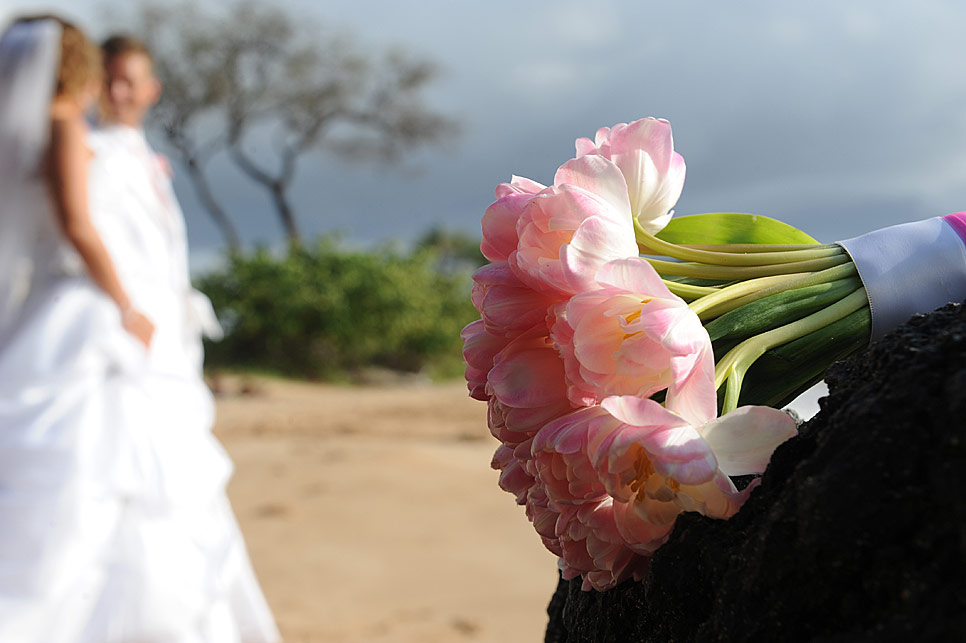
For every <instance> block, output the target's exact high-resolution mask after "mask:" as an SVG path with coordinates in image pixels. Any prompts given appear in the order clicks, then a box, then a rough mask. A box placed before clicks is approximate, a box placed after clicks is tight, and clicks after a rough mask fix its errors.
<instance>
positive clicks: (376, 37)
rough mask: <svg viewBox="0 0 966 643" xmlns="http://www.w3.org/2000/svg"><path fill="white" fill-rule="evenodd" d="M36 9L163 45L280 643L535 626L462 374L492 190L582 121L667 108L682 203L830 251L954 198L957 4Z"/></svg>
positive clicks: (959, 104)
mask: <svg viewBox="0 0 966 643" xmlns="http://www.w3.org/2000/svg"><path fill="white" fill-rule="evenodd" d="M44 10H48V11H54V12H56V13H58V14H60V15H62V16H64V17H66V18H68V19H71V20H73V21H75V22H76V23H77V24H78V25H79V26H81V27H82V28H83V29H85V31H87V32H88V33H89V34H90V35H91V36H93V37H94V38H95V39H98V40H99V39H101V38H102V37H104V36H105V35H107V34H108V33H111V32H113V31H117V30H121V31H126V32H130V33H132V34H133V35H136V36H138V37H141V38H142V39H144V40H146V41H147V42H148V43H149V45H150V46H151V47H152V49H153V50H154V53H155V56H156V58H157V60H158V71H159V74H160V75H161V77H162V81H163V82H164V84H165V96H164V99H163V101H162V103H161V105H159V107H158V109H156V110H155V113H154V118H153V121H152V123H151V128H150V130H149V131H148V137H149V140H150V141H151V142H152V143H153V145H154V146H155V147H156V148H157V149H158V150H159V151H161V152H163V153H164V154H166V155H167V156H168V157H169V159H170V161H171V164H172V167H173V169H174V172H175V177H176V178H175V189H176V191H177V194H178V197H179V199H180V201H181V205H182V208H183V210H184V212H185V215H186V218H187V223H188V231H189V239H190V244H191V257H190V259H191V264H192V272H193V274H194V276H195V278H196V280H197V282H198V284H199V285H200V287H201V288H202V290H204V291H206V292H207V293H208V294H209V295H210V296H211V297H212V300H213V301H214V303H215V305H216V308H217V309H218V312H219V314H220V316H221V318H222V321H223V322H224V324H225V326H226V330H227V331H228V336H227V338H226V340H225V341H223V342H221V343H219V344H216V345H211V346H209V348H208V358H209V361H208V363H209V366H210V367H216V368H217V369H220V370H218V371H217V373H218V374H217V376H216V377H215V378H214V380H213V386H215V388H216V389H217V390H218V391H219V392H220V393H221V397H220V398H219V415H220V419H219V426H218V431H219V435H220V437H221V438H222V439H223V441H224V442H225V443H226V446H227V447H228V448H229V451H231V453H232V455H233V457H234V458H235V460H236V463H237V464H238V473H237V475H236V481H235V483H234V487H233V491H232V493H233V501H234V502H235V504H236V507H238V510H239V517H240V519H241V521H242V523H243V526H244V528H245V531H246V535H247V537H248V539H249V546H250V547H251V549H252V551H253V557H254V559H255V564H256V567H258V569H259V573H260V575H261V576H262V578H263V582H264V584H265V585H266V592H267V593H268V594H269V600H270V602H272V604H273V607H274V608H275V610H276V613H277V616H278V617H279V620H280V623H281V625H282V627H283V631H284V632H285V633H286V636H287V640H292V641H302V640H305V641H315V640H320V641H321V640H387V641H388V640H421V641H431V640H441V641H444V640H445V641H449V640H461V639H462V638H466V639H467V640H494V641H496V640H534V639H539V638H540V632H541V628H542V624H543V623H544V622H545V616H544V614H543V611H542V610H543V609H544V606H545V605H546V602H547V601H548V600H549V597H550V594H551V592H552V589H553V586H554V584H555V581H556V577H555V572H554V569H553V560H552V557H551V556H550V555H549V554H546V553H545V552H542V551H541V549H540V545H539V542H538V540H537V538H536V536H535V534H533V533H532V531H531V530H529V527H528V525H527V524H526V521H525V519H524V517H523V515H522V510H519V508H517V507H514V506H513V502H512V500H511V499H510V498H509V497H506V496H505V494H501V492H499V490H498V489H497V487H496V484H495V481H496V476H495V473H493V472H491V471H489V470H488V468H487V464H488V457H489V456H488V453H491V452H492V449H493V448H494V447H495V442H491V441H488V437H489V436H487V435H486V429H485V424H484V422H485V420H484V412H485V410H484V409H483V408H482V405H481V404H479V403H474V402H472V401H470V400H467V399H466V398H465V389H464V388H463V386H462V384H461V383H460V382H459V381H458V380H456V381H454V380H453V379H452V378H454V377H458V376H459V374H460V372H461V366H460V358H459V344H460V342H459V338H458V331H459V329H460V328H461V327H462V326H463V325H464V324H465V323H467V322H468V321H471V320H472V319H474V318H475V317H476V315H475V312H474V311H473V309H472V307H471V306H470V304H469V302H468V298H467V294H468V288H469V286H468V283H469V282H468V275H469V274H470V272H471V271H472V270H473V268H474V267H475V266H476V265H478V264H479V262H480V261H482V258H481V257H480V256H479V253H478V248H477V246H478V243H479V219H480V216H481V214H482V213H483V211H484V209H485V208H486V207H487V205H488V204H489V203H490V202H491V201H492V196H493V188H494V187H495V186H496V185H497V184H498V183H500V182H502V181H507V180H509V178H510V176H511V175H513V174H517V175H522V176H526V177H529V178H532V179H535V180H537V181H540V182H542V183H549V182H551V181H552V178H553V172H554V170H555V169H556V168H557V167H558V166H559V165H560V164H561V163H563V162H564V161H566V160H567V159H569V158H571V157H572V156H573V154H574V149H573V141H574V139H575V138H577V137H579V136H589V137H593V134H594V132H595V130H596V129H597V128H598V127H601V126H609V125H613V124H614V123H617V122H627V121H631V120H635V119H637V118H641V117H644V116H657V117H663V118H666V119H668V120H670V122H671V123H672V126H673V128H674V135H675V148H676V149H677V150H678V151H679V152H680V153H681V154H682V155H683V156H684V158H685V160H686V162H687V167H688V172H687V180H686V183H685V187H684V192H683V195H682V197H681V200H680V201H679V203H678V205H677V207H676V212H677V213H678V214H679V215H684V214H694V213H700V212H715V211H735V212H752V213H756V214H764V215H768V216H772V217H775V218H778V219H781V220H783V221H785V222H787V223H790V224H792V225H795V226H797V227H799V228H801V229H803V230H805V231H806V232H808V233H809V234H811V235H812V236H813V237H815V238H816V239H818V240H820V241H822V242H831V241H835V240H838V239H845V238H849V237H852V236H855V235H858V234H861V233H863V232H867V231H869V230H872V229H875V228H880V227H884V226H888V225H892V224H896V223H902V222H906V221H912V220H917V219H923V218H927V217H932V216H937V215H943V214H947V213H950V212H955V211H958V210H962V209H963V208H964V207H966V181H964V173H966V110H964V109H963V105H966V79H964V76H963V71H962V66H961V64H959V63H957V62H956V61H961V60H964V59H966V40H964V39H963V38H962V31H963V28H964V26H966V5H963V4H961V3H957V2H954V1H953V0H937V1H935V2H929V3H912V2H901V1H893V0H858V1H854V2H849V3H843V2H834V1H831V0H821V1H816V2H810V3H786V2H769V1H766V0H749V1H747V2H740V3H711V2H693V1H686V2H678V3H658V2H646V1H639V0H601V1H599V2H595V3H587V2H579V1H576V0H556V1H554V2H542V1H538V2H527V3H522V2H510V1H508V0H491V1H490V2H487V3H460V2H450V1H444V0H421V1H420V2H409V3H406V2H389V1H388V0H353V1H352V2H342V1H325V0H283V1H276V2H272V3H267V2H261V3H260V2H225V3H222V2H219V3H195V4H191V3H180V2H153V3H142V4H139V3H128V2H115V3H113V4H112V3H105V2H102V1H101V0H48V1H45V2H25V1H18V0H3V2H2V4H0V24H4V23H5V22H6V21H7V20H8V19H9V18H10V17H11V16H13V15H16V14H18V13H26V12H30V13H34V12H38V11H44ZM239 373H241V374H242V375H239ZM251 373H262V374H266V373H267V374H271V375H272V376H273V378H268V379H266V378H264V377H262V378H258V377H255V376H253V375H251ZM279 375H283V376H290V377H295V378H298V379H300V380H306V379H308V380H325V381H328V382H343V383H344V382H355V383H363V384H366V385H367V386H368V387H369V388H367V389H362V391H363V392H359V389H351V390H350V389H345V388H341V389H340V388H337V387H336V388H332V385H331V384H329V385H325V386H321V387H320V385H312V386H315V388H312V387H309V385H308V384H303V383H291V382H290V383H288V384H286V383H285V382H284V381H282V380H279V379H277V378H276V376H279ZM306 387H309V388H306ZM380 392H381V393H380ZM242 393H244V394H242ZM380 395H381V397H380ZM367 412H368V413H375V414H376V416H372V415H365V413H367ZM400 418H406V420H407V423H406V424H405V425H402V424H400V422H399V420H400ZM381 422H382V423H381ZM390 437H391V438H392V439H393V440H394V441H387V440H389V438H390ZM286 440H287V442H286ZM393 467H395V468H393ZM399 467H402V468H401V469H400V468H399ZM362 472H365V473H362ZM353 476H356V477H353ZM420 476H422V478H420ZM427 476H429V478H428V479H426V477H427ZM417 478H418V479H420V480H423V482H420V483H419V484H422V485H424V486H422V487H419V486H418V485H417V487H412V486H410V485H408V483H406V482H405V481H406V480H416V479H417ZM349 480H352V481H353V483H352V484H349V483H348V481H349ZM433 481H435V482H433ZM413 484H416V483H413ZM447 485H448V486H447ZM334 490H338V491H334ZM447 490H448V491H447ZM455 490H460V491H459V495H460V497H461V500H462V504H461V505H459V506H458V507H454V506H452V505H446V508H445V509H441V508H440V507H442V506H443V505H441V504H434V503H446V502H447V501H448V500H449V499H451V498H452V497H453V496H454V495H456V491H455ZM477 490H478V491H477ZM370 492H371V495H370ZM345 494H349V495H345ZM353 494H355V495H353ZM393 494H395V495H393ZM360 497H361V498H366V500H365V501H362V500H360V509H359V511H357V512H355V513H351V512H350V514H347V515H344V512H345V511H347V509H346V507H347V506H354V505H353V502H351V501H350V502H346V501H347V499H353V498H360ZM327 503H328V504H327ZM464 514H465V515H464ZM441 516H443V517H442V518H441ZM446 516H460V518H458V519H451V518H448V517H446ZM433 521H440V522H438V523H436V522H433ZM474 521H476V522H474ZM339 526H341V528H342V531H337V527H339ZM453 529H462V531H461V532H459V535H458V536H457V537H456V538H455V541H454V538H452V537H445V538H444V537H443V536H440V535H439V534H441V533H443V532H444V531H445V530H453ZM370 530H374V531H372V532H371V533H372V538H368V539H367V538H365V537H360V535H359V534H360V532H365V533H370ZM450 533H452V532H450ZM294 534H300V535H298V536H295V535H294ZM433 534H437V535H436V536H433ZM279 542H286V543H289V545H290V546H289V547H279V546H278V543H279ZM390 542H392V543H396V544H399V543H403V544H404V545H405V544H406V543H408V545H407V546H409V549H406V548H405V547H403V548H402V549H392V548H391V547H390V546H389V543H390ZM427 543H429V546H431V547H436V550H435V552H434V554H435V556H429V555H428V554H427V553H426V552H425V551H424V550H425V548H426V547H427ZM434 543H435V544H434ZM300 546H304V549H299V547H300ZM400 547H402V545H400ZM446 547H452V549H451V550H449V549H446ZM387 551H388V552H389V553H386V552H387ZM313 552H314V553H313ZM319 552H322V553H319ZM326 552H327V553H326ZM447 556H449V557H451V558H447ZM470 559H472V562H471V563H468V562H467V561H469V560H470ZM431 560H432V561H435V562H434V563H430V562H427V561H431ZM447 561H448V562H447ZM427 565H429V567H427ZM461 565H462V566H461ZM340 586H341V587H342V588H343V590H342V591H341V592H339V593H336V592H335V591H334V588H335V587H340ZM455 586H458V588H457V589H454V587H455ZM413 588H415V589H413ZM380 601H381V602H380ZM363 606H365V607H363ZM367 628H368V629H367ZM407 637H409V638H407Z"/></svg>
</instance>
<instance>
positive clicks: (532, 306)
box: [472, 261, 559, 337]
mask: <svg viewBox="0 0 966 643" xmlns="http://www.w3.org/2000/svg"><path fill="white" fill-rule="evenodd" d="M473 282H474V284H473V293H472V299H473V304H474V305H475V306H476V309H477V310H479V311H480V314H481V315H482V316H483V322H484V324H485V327H486V330H487V332H489V333H490V334H492V335H498V336H503V337H515V336H517V335H520V334H521V333H523V332H525V331H528V330H530V329H532V328H534V327H535V326H538V325H540V326H542V327H543V328H544V329H546V332H545V333H544V334H547V333H549V328H547V313H548V310H549V308H550V307H551V306H553V305H554V304H556V303H557V302H558V301H559V298H558V297H552V296H550V295H548V294H545V293H540V292H537V291H535V290H533V289H532V288H528V287H527V286H525V285H524V284H523V282H521V281H520V279H519V278H518V277H517V276H516V275H515V274H514V272H513V271H512V270H511V269H510V266H509V264H508V263H507V262H506V261H499V262H496V263H491V264H487V265H485V266H483V267H482V268H480V269H479V270H477V271H476V272H475V273H474V274H473Z"/></svg>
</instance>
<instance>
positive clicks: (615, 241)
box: [508, 156, 638, 297]
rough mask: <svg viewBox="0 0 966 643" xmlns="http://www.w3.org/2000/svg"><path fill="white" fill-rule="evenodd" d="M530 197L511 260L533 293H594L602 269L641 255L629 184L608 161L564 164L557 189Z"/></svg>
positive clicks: (590, 158) (582, 160)
mask: <svg viewBox="0 0 966 643" xmlns="http://www.w3.org/2000/svg"><path fill="white" fill-rule="evenodd" d="M528 199H529V200H528V202H527V203H526V206H525V207H524V208H522V210H521V213H520V218H519V220H518V221H517V227H516V232H517V238H518V241H517V248H516V251H515V252H512V253H510V254H509V256H508V261H509V262H510V265H511V267H513V268H514V269H515V270H516V272H517V274H518V276H519V277H520V279H521V281H523V282H524V283H525V284H527V285H528V286H530V287H531V288H533V289H534V290H539V291H542V292H548V293H553V294H556V295H563V296H564V297H566V296H569V295H572V294H576V293H579V292H582V291H585V290H590V289H593V288H596V287H597V284H596V282H595V281H594V277H595V276H596V274H597V270H598V269H599V268H600V267H601V266H602V265H604V264H605V263H607V262H608V261H610V260H612V259H619V258H623V257H636V256H637V254H638V249H637V242H636V241H635V240H634V227H633V222H632V220H631V214H630V202H629V201H628V197H627V186H626V184H625V183H624V177H623V175H622V174H621V173H620V170H619V169H618V168H617V166H616V165H614V164H613V163H612V162H610V161H609V160H607V159H605V158H604V157H602V156H585V157H582V158H576V159H572V160H570V161H568V162H567V163H564V164H563V165H562V166H561V167H560V169H558V170H557V174H556V176H555V177H554V185H553V186H551V187H549V188H546V189H545V190H542V191H541V192H539V193H538V194H535V195H532V196H530V197H528Z"/></svg>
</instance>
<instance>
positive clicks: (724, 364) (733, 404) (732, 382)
mask: <svg viewBox="0 0 966 643" xmlns="http://www.w3.org/2000/svg"><path fill="white" fill-rule="evenodd" d="M868 304H869V298H868V296H867V295H866V292H865V288H857V289H855V290H854V291H852V293H851V294H849V295H847V296H845V297H844V298H842V299H841V300H839V301H838V302H836V303H834V304H832V305H831V306H829V307H828V308H825V309H823V310H820V311H818V312H817V313H813V314H811V315H808V316H807V317H803V318H802V319H799V320H798V321H794V322H792V323H790V324H786V325H785V326H780V327H778V328H775V329H773V330H770V331H767V332H765V333H761V334H760V335H756V336H754V337H751V338H749V339H746V340H745V341H743V342H741V343H740V344H738V345H737V346H735V347H734V348H733V349H731V351H729V352H728V354H727V355H725V356H724V357H722V358H721V360H720V361H719V362H718V364H717V366H715V373H714V384H715V388H721V385H722V384H724V383H725V382H726V381H727V383H728V387H727V389H725V397H724V404H723V406H722V408H721V414H722V415H724V414H726V413H729V412H731V411H733V410H735V409H736V408H738V397H739V395H740V393H741V384H742V381H743V380H744V377H745V374H746V373H747V372H748V369H749V368H750V367H751V365H752V364H754V363H755V360H757V359H758V358H759V357H761V356H762V355H763V354H764V353H765V351H768V350H770V349H772V348H774V347H776V346H781V345H782V344H787V343H788V342H791V341H794V340H796V339H798V338H800V337H804V336H806V335H808V334H809V333H813V332H815V331H817V330H820V329H822V328H825V327H826V326H828V325H829V324H832V323H834V322H836V321H838V320H840V319H842V318H843V317H846V316H847V315H850V314H852V313H854V312H855V311H857V310H859V309H860V308H862V307H863V306H868Z"/></svg>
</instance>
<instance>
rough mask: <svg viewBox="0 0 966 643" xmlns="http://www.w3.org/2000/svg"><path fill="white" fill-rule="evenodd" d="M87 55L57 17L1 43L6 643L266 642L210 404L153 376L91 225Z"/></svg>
mask: <svg viewBox="0 0 966 643" xmlns="http://www.w3.org/2000/svg"><path fill="white" fill-rule="evenodd" d="M94 51H95V50H93V48H92V47H91V46H90V44H89V43H87V41H86V40H85V39H84V38H83V35H82V34H81V33H80V32H79V31H78V30H77V29H76V28H73V27H72V26H70V25H68V24H66V23H63V22H62V21H60V20H57V19H53V18H44V19H33V20H21V21H18V22H15V23H14V24H13V26H11V27H10V28H9V29H8V30H7V31H6V33H4V35H3V37H2V39H0V642H3V643H81V642H84V643H87V642H90V643H95V642H96V643H241V642H244V643H248V642H251V643H262V642H274V641H277V640H279V635H278V631H277V629H276V628H275V624H274V622H273V620H272V617H271V613H270V612H269V610H268V607H267V605H266V603H265V600H264V597H263V596H262V594H261V591H260V589H259V587H258V584H257V582H256V580H255V577H254V574H253V573H252V570H251V566H250V563H249V561H248V556H247V553H246V552H245V548H244V543H243V541H242V539H241V535H240V532H239V530H238V527H237V524H236V523H235V520H234V517H233V515H232V512H231V509H230V506H229V505H228V501H227V498H226V496H225V485H226V483H227V481H228V478H229V477H230V475H231V463H230V461H229V460H228V458H227V457H226V455H225V454H224V452H223V450H222V449H221V447H220V445H219V444H218V443H217V441H215V439H214V438H213V437H212V436H211V434H210V430H209V429H210V425H211V417H212V403H211V399H210V395H209V394H208V392H207V390H206V389H204V387H203V385H201V383H200V378H198V377H177V376H173V375H172V373H171V372H170V371H167V372H165V371H163V370H159V369H157V368H153V367H152V361H153V360H152V359H151V358H150V354H151V353H149V351H148V350H146V349H148V348H149V347H150V346H151V345H152V341H153V339H154V338H155V337H157V338H159V339H160V338H163V337H164V333H165V329H166V327H165V326H164V325H162V324H161V322H158V323H159V326H158V333H157V335H156V334H155V328H154V323H152V321H151V320H149V319H148V318H147V317H146V316H145V315H143V314H142V313H141V312H139V311H138V309H137V308H135V307H134V306H132V304H131V301H132V300H134V301H139V300H140V299H142V297H141V296H140V293H138V295H139V296H129V293H128V292H126V291H125V288H124V287H123V286H122V281H121V280H119V279H118V276H117V273H116V272H115V269H114V265H113V263H112V262H111V259H110V257H109V255H108V254H107V252H106V250H105V248H104V244H103V242H102V241H101V239H100V236H99V235H98V233H97V231H96V228H95V227H94V225H93V223H92V222H91V217H90V215H89V212H88V204H87V176H86V174H87V166H88V164H89V157H90V151H89V150H88V148H87V146H86V143H85V141H86V127H85V125H84V121H83V112H84V109H85V107H86V106H87V105H88V104H89V103H90V101H91V100H92V99H93V97H94V93H95V92H94V90H93V88H95V87H96V86H97V80H98V79H97V77H96V71H97V70H98V69H99V63H98V62H97V60H96V56H95V53H94ZM108 225H109V224H108ZM127 285H128V287H129V288H136V287H137V285H136V282H132V281H130V280H128V281H127ZM131 294H132V295H133V294H134V293H131ZM152 352H154V351H152Z"/></svg>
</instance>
